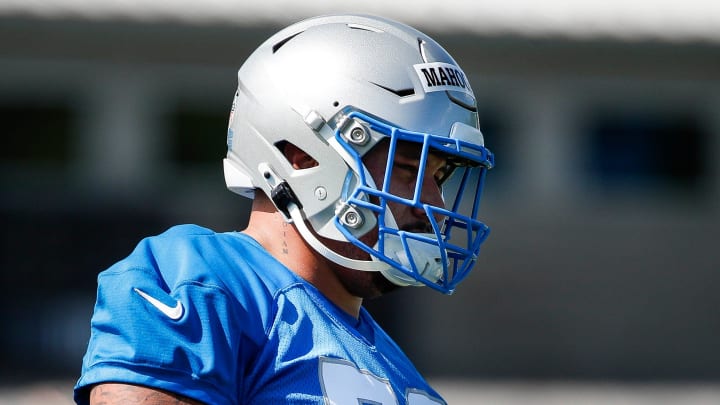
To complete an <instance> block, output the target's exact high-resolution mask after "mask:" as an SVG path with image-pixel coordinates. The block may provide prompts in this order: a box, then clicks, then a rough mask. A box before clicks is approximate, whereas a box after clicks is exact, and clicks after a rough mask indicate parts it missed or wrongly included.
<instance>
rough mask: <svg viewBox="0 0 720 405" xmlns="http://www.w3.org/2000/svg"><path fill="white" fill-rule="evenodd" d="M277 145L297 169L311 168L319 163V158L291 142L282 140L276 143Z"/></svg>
mask: <svg viewBox="0 0 720 405" xmlns="http://www.w3.org/2000/svg"><path fill="white" fill-rule="evenodd" d="M275 147H276V148H278V150H280V152H281V153H282V154H283V156H284V157H285V159H287V161H288V163H290V166H292V167H293V169H295V170H302V169H309V168H311V167H315V166H318V165H319V163H318V161H317V159H315V158H314V157H312V155H310V154H309V153H307V152H305V151H304V150H302V149H300V148H299V147H298V146H296V145H295V144H293V143H291V142H288V141H280V142H278V143H276V144H275Z"/></svg>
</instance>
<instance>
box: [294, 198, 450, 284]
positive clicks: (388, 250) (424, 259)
mask: <svg viewBox="0 0 720 405" xmlns="http://www.w3.org/2000/svg"><path fill="white" fill-rule="evenodd" d="M287 210H288V213H289V214H290V217H291V218H292V220H293V223H294V224H295V227H296V229H297V230H298V232H300V235H301V236H302V237H303V239H305V241H306V242H307V243H308V244H309V245H310V246H311V247H312V248H313V249H315V251H316V252H318V253H320V254H321V255H322V256H323V257H324V258H326V259H328V260H330V261H331V262H333V263H335V264H338V265H340V266H343V267H346V268H349V269H353V270H360V271H379V272H380V273H381V274H382V275H383V276H384V277H385V278H387V279H388V280H389V281H390V282H392V283H393V284H396V285H399V286H403V287H405V286H424V285H425V284H424V283H423V282H421V281H418V280H416V279H415V278H413V277H412V276H410V275H408V274H405V273H403V272H401V271H400V270H398V269H396V268H394V267H392V266H390V265H389V264H387V263H385V262H383V261H380V260H379V259H378V258H376V257H375V256H373V255H370V256H371V260H369V261H368V260H357V259H351V258H349V257H346V256H343V255H341V254H339V253H337V252H335V251H333V250H332V249H330V248H328V247H327V246H325V244H324V243H322V242H321V241H320V240H318V238H317V237H316V236H315V235H314V234H313V233H312V232H310V229H308V227H307V225H306V224H305V220H304V218H303V216H302V213H301V211H300V209H299V208H298V206H297V205H296V204H295V203H293V202H291V203H289V204H288V205H287ZM390 215H391V218H392V214H390ZM391 221H392V222H394V219H391ZM419 235H420V236H424V237H428V238H434V237H435V235H434V234H419ZM348 243H349V242H348ZM379 243H380V242H379V241H378V242H377V243H376V244H375V246H374V249H375V250H378V247H379ZM407 244H408V247H409V248H410V250H411V251H412V258H413V259H414V262H415V266H416V267H417V270H418V272H419V274H420V275H421V276H422V277H424V278H426V279H427V280H429V281H431V282H436V281H437V280H439V279H440V278H441V277H442V276H443V266H442V260H441V257H440V255H439V254H438V253H439V252H438V249H437V248H436V247H434V246H431V245H429V244H427V243H423V242H421V241H418V240H416V239H409V238H408V239H407ZM384 245H385V249H384V251H385V255H387V256H388V257H390V258H391V259H393V260H395V261H396V262H398V263H400V264H402V265H403V266H405V267H406V268H408V269H412V268H413V266H412V264H411V263H410V258H409V257H408V254H407V252H406V251H405V247H404V246H403V243H402V240H401V238H400V236H397V235H391V234H390V235H386V236H385V239H384Z"/></svg>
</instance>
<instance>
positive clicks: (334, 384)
mask: <svg viewBox="0 0 720 405" xmlns="http://www.w3.org/2000/svg"><path fill="white" fill-rule="evenodd" d="M320 382H321V384H322V389H323V394H324V395H325V400H326V402H327V403H328V404H332V405H335V404H358V405H393V404H397V403H398V401H397V398H396V397H395V393H394V392H393V390H392V387H390V382H389V381H387V380H385V379H381V378H378V377H377V376H375V375H373V374H371V373H370V372H368V371H364V370H363V371H361V370H358V368H357V367H355V365H354V364H352V363H350V362H349V361H343V360H338V359H329V358H326V357H322V358H320ZM405 400H406V403H407V404H408V405H438V404H443V402H440V401H438V400H437V399H435V398H431V397H429V396H428V395H427V394H426V393H425V392H424V391H420V390H410V391H408V393H407V398H405Z"/></svg>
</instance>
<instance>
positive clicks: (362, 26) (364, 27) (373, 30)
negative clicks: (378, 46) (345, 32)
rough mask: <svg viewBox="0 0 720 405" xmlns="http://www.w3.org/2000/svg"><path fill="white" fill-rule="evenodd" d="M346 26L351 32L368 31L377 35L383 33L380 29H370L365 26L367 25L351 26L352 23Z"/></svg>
mask: <svg viewBox="0 0 720 405" xmlns="http://www.w3.org/2000/svg"><path fill="white" fill-rule="evenodd" d="M347 26H348V28H350V29H352V30H363V31H370V32H377V33H382V32H383V30H381V29H378V28H375V27H370V26H367V25H362V24H353V23H350V24H348V25H347Z"/></svg>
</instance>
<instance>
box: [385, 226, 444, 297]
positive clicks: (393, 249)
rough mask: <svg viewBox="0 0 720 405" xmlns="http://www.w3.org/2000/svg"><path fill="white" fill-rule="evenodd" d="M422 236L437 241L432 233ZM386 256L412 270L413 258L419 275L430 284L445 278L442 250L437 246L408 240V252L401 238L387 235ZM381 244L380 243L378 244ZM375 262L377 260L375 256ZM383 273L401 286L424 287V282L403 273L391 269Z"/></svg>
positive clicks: (421, 234)
mask: <svg viewBox="0 0 720 405" xmlns="http://www.w3.org/2000/svg"><path fill="white" fill-rule="evenodd" d="M417 235H420V236H425V237H428V238H432V239H435V234H432V233H420V234H417ZM384 240H385V255H386V256H387V257H389V258H390V259H392V260H394V261H396V262H398V263H400V264H401V265H402V266H403V267H405V268H407V269H410V270H412V268H413V265H412V263H411V262H410V260H411V257H412V260H413V262H414V263H415V267H416V268H417V271H418V275H419V276H420V277H422V278H424V279H426V280H428V281H430V282H433V283H435V282H437V281H438V280H440V279H441V278H442V276H443V263H442V257H441V255H440V248H439V247H438V246H437V245H431V244H428V243H425V242H422V241H419V240H417V239H412V238H407V239H406V241H407V245H408V250H409V253H410V256H411V257H409V256H408V252H407V251H405V248H404V246H403V243H402V240H401V238H400V236H397V235H386V236H385V239H384ZM378 243H380V242H378ZM375 249H376V250H378V251H379V250H380V249H379V246H378V245H375ZM373 259H374V260H377V259H376V258H375V257H374V256H373ZM381 273H382V274H383V276H385V278H387V279H388V280H390V281H391V282H393V283H394V284H397V285H400V286H423V285H425V284H424V283H423V282H421V281H418V280H416V279H415V278H413V277H412V276H410V275H408V274H405V273H403V272H402V271H400V270H398V269H396V268H394V267H391V268H389V269H386V270H382V271H381Z"/></svg>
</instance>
